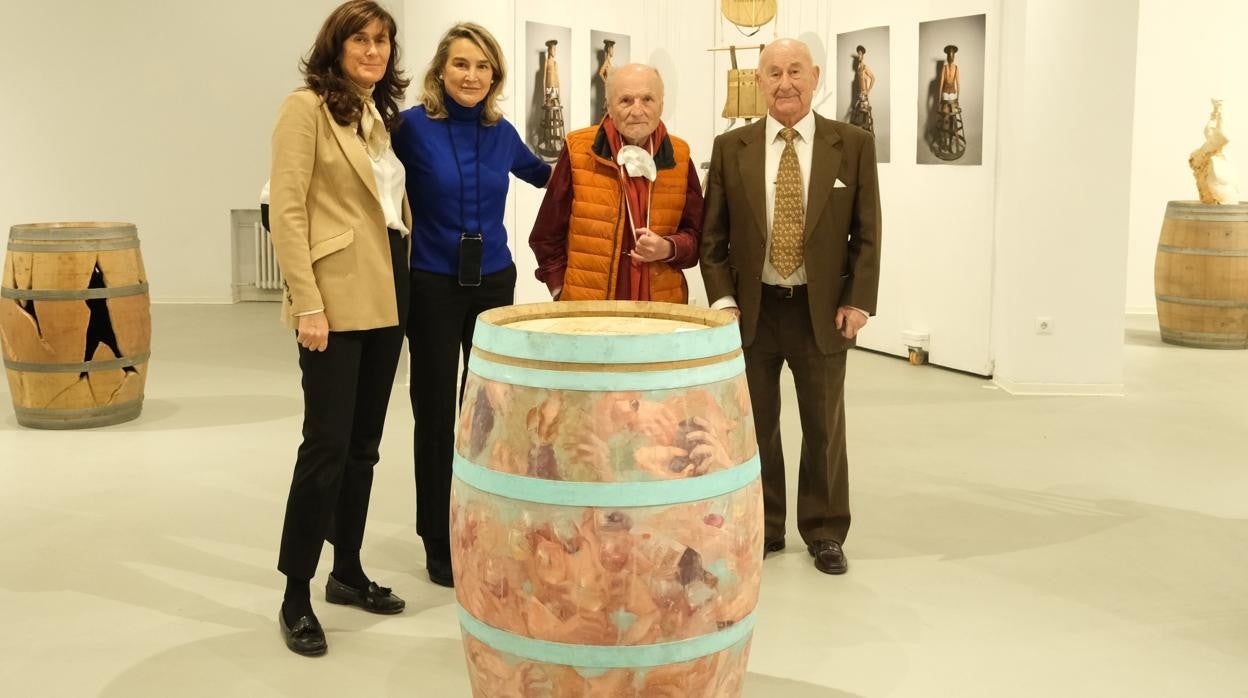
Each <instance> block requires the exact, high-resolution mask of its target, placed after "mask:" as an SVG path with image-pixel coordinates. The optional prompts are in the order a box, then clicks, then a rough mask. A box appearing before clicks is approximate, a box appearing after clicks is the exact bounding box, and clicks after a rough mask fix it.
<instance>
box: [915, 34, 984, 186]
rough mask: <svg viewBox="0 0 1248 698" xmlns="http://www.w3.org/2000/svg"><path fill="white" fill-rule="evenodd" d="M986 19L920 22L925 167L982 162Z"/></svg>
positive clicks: (919, 156)
mask: <svg viewBox="0 0 1248 698" xmlns="http://www.w3.org/2000/svg"><path fill="white" fill-rule="evenodd" d="M985 20H986V17H985V15H982V14H980V15H970V16H967V17H954V18H952V19H941V20H936V21H933V22H922V23H920V24H919V90H918V92H919V103H918V116H919V122H918V125H919V128H918V143H917V151H916V160H915V161H916V162H917V163H918V164H920V165H981V164H983V160H984V44H985V37H984V33H985V27H986V21H985Z"/></svg>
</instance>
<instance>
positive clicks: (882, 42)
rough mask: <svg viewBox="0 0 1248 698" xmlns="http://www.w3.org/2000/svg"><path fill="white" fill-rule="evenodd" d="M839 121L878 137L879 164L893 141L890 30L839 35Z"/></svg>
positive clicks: (837, 110) (837, 112)
mask: <svg viewBox="0 0 1248 698" xmlns="http://www.w3.org/2000/svg"><path fill="white" fill-rule="evenodd" d="M834 80H835V82H836V118H837V119H838V120H840V121H844V122H845V123H848V124H853V125H854V126H857V127H858V128H861V129H863V130H866V131H870V132H871V133H873V134H875V159H876V162H888V161H889V149H890V148H889V146H890V141H891V138H890V136H891V127H890V118H889V117H890V115H891V113H892V102H891V100H890V93H891V89H890V88H891V86H892V82H891V81H890V79H889V57H888V27H872V28H870V29H861V30H859V31H853V32H846V33H844V34H837V35H836V75H835V78H834Z"/></svg>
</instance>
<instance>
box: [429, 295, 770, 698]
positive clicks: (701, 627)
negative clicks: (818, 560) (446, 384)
mask: <svg viewBox="0 0 1248 698" xmlns="http://www.w3.org/2000/svg"><path fill="white" fill-rule="evenodd" d="M468 370H469V375H468V383H467V389H466V392H465V397H464V403H463V406H462V409H461V411H460V420H459V427H458V434H457V437H456V445H455V450H456V454H455V477H454V480H453V484H452V496H451V499H452V502H451V538H452V541H451V552H452V562H453V566H454V571H455V589H456V596H457V600H458V602H459V617H460V625H461V629H462V631H463V632H462V634H463V640H464V649H465V653H466V655H467V660H468V668H469V674H470V676H471V680H472V687H473V695H475V696H479V697H481V698H485V697H489V698H495V697H496V696H590V695H603V696H607V695H610V696H634V695H636V696H649V695H665V696H669V695H670V696H688V697H690V698H693V697H705V698H711V697H715V698H725V697H729V696H738V695H740V693H741V686H742V682H743V680H744V675H745V669H746V662H747V659H748V656H749V646H750V638H751V632H752V630H753V627H754V622H755V616H754V608H755V605H756V603H757V601H758V591H759V576H760V572H761V569H762V545H763V507H762V490H761V486H760V484H759V479H758V474H759V462H758V451H757V444H756V442H755V436H754V423H753V415H752V413H751V410H750V399H749V391H748V388H747V386H746V380H745V374H744V361H743V359H742V356H741V348H740V336H739V333H738V330H737V325H736V322H735V320H734V319H733V318H732V317H731V316H730V315H729V314H727V313H724V312H722V311H715V310H708V309H705V308H695V307H691V306H684V305H675V304H669V303H634V302H626V301H586V302H563V303H541V304H534V305H521V306H508V307H504V308H497V309H494V310H491V311H487V312H485V313H482V314H481V315H480V317H479V319H478V320H477V325H476V329H475V331H474V338H473V351H472V357H471V360H470V361H469V365H468Z"/></svg>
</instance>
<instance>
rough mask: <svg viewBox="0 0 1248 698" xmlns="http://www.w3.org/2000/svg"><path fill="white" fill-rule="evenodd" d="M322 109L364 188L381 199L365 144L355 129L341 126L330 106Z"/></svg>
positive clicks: (378, 126)
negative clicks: (365, 150)
mask: <svg viewBox="0 0 1248 698" xmlns="http://www.w3.org/2000/svg"><path fill="white" fill-rule="evenodd" d="M321 109H324V110H325V116H326V117H327V118H328V119H329V125H330V129H331V130H332V131H333V132H334V138H337V139H338V146H339V147H340V148H342V152H343V154H345V155H346V156H347V161H348V162H350V163H351V167H353V168H354V169H355V173H356V174H357V175H359V176H360V179H361V180H363V181H364V186H366V187H368V190H369V191H370V192H372V194H373V196H374V197H377V198H380V196H379V195H378V193H377V178H376V177H374V176H373V166H372V165H371V164H369V162H368V154H367V153H366V152H364V142H363V141H361V140H360V137H359V135H358V134H357V133H356V130H355V128H354V127H353V126H343V125H342V124H339V123H338V122H337V121H336V120H335V119H334V115H333V114H332V113H330V111H329V106H328V105H321ZM376 128H382V125H381V124H377V126H376Z"/></svg>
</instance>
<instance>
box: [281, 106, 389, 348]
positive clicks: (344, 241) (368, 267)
mask: <svg viewBox="0 0 1248 698" xmlns="http://www.w3.org/2000/svg"><path fill="white" fill-rule="evenodd" d="M402 215H403V224H404V225H405V226H406V227H407V228H408V230H411V227H412V213H411V209H410V208H409V207H408V203H407V196H406V195H404V197H403V214H402ZM269 220H270V223H271V224H272V226H273V227H272V233H273V248H274V250H275V251H276V252H277V262H278V265H279V266H280V267H281V269H282V275H283V276H284V277H285V278H286V293H285V297H284V298H283V302H282V321H283V322H284V323H286V325H287V326H288V327H290V328H292V329H293V328H294V327H296V326H297V325H298V320H299V319H298V317H296V315H297V314H299V313H303V312H306V311H311V310H316V309H317V308H324V309H325V316H326V319H327V320H328V321H329V329H330V330H331V331H333V332H343V331H348V330H369V329H375V328H378V327H391V326H394V325H397V324H398V323H399V314H398V307H397V305H396V303H395V296H394V271H393V268H392V266H391V263H390V241H389V237H388V234H387V232H386V217H385V214H384V213H383V212H382V210H381V200H380V198H378V195H377V182H376V178H375V177H374V176H373V167H372V163H370V162H369V160H368V154H367V153H366V152H365V151H364V147H363V143H362V142H361V141H360V137H359V136H358V135H357V133H356V127H355V126H354V125H350V126H340V125H339V124H338V122H336V121H334V117H333V115H331V114H330V113H329V108H328V107H326V106H325V104H324V101H323V100H322V99H321V98H320V97H318V96H317V95H316V94H315V93H313V92H312V91H311V90H307V89H303V90H297V91H295V92H293V93H291V95H290V96H289V97H287V98H286V100H285V101H284V102H282V107H281V109H280V110H279V111H278V114H277V125H276V126H275V127H274V129H273V169H272V173H271V177H270V180H269ZM408 246H409V255H410V246H411V242H410V237H409V241H408Z"/></svg>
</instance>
